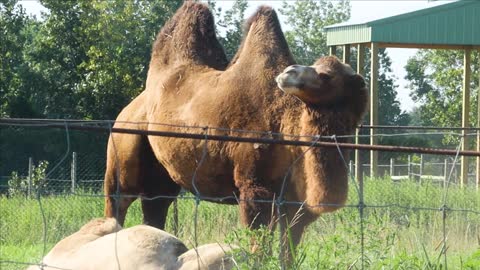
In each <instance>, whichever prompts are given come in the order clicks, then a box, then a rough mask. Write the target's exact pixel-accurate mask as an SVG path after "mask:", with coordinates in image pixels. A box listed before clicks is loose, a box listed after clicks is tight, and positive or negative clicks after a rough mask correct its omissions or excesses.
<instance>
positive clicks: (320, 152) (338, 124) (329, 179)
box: [300, 108, 349, 214]
mask: <svg viewBox="0 0 480 270" xmlns="http://www.w3.org/2000/svg"><path fill="white" fill-rule="evenodd" d="M343 120H344V119H341V116H340V115H337V114H336V113H335V112H332V111H328V112H327V111H325V112H322V111H320V110H312V109H309V108H305V110H304V111H303V113H302V116H301V121H300V123H301V129H302V131H301V134H308V135H321V136H331V135H344V134H345V133H346V130H345V126H343V125H342V122H344V121H343ZM322 140H323V139H322ZM325 140H326V139H325ZM330 141H331V140H330ZM337 141H340V139H338V140H337ZM348 158H349V155H348V152H347V151H344V150H343V151H339V150H338V148H336V147H335V148H327V147H322V148H312V149H310V151H308V152H307V153H306V154H305V157H304V163H303V165H304V168H303V169H304V172H305V175H304V177H305V182H306V189H305V190H306V191H305V192H306V194H305V200H306V204H307V205H309V206H315V207H313V208H310V210H311V211H312V212H314V213H317V214H319V213H322V212H329V211H333V210H335V209H338V208H339V207H340V206H341V205H342V204H343V203H344V202H345V200H346V198H347V192H348V174H347V166H346V164H345V161H346V160H348Z"/></svg>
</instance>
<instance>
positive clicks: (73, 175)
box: [70, 152, 77, 193]
mask: <svg viewBox="0 0 480 270" xmlns="http://www.w3.org/2000/svg"><path fill="white" fill-rule="evenodd" d="M70 168H71V170H70V176H71V177H70V178H71V179H72V184H71V187H70V191H71V192H72V193H75V183H77V152H73V153H72V165H71V167H70Z"/></svg>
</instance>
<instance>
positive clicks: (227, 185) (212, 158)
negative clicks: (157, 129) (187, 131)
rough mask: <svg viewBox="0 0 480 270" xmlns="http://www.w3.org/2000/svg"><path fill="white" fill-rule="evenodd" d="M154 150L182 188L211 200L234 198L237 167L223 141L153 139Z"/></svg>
mask: <svg viewBox="0 0 480 270" xmlns="http://www.w3.org/2000/svg"><path fill="white" fill-rule="evenodd" d="M149 141H150V144H151V146H152V150H153V152H154V154H155V156H156V158H157V159H158V160H159V162H160V163H161V164H162V165H163V166H164V167H165V169H166V170H167V172H168V173H169V175H170V177H171V178H172V179H173V181H175V182H176V183H177V184H178V185H180V186H181V187H183V188H184V189H187V190H189V191H191V192H192V193H197V192H198V193H199V194H200V195H201V196H207V197H225V196H234V192H236V188H235V185H234V180H233V167H232V166H231V165H230V162H229V160H228V158H227V157H226V156H225V155H222V154H221V152H222V151H220V149H221V148H220V147H221V145H220V143H219V142H213V141H212V142H208V143H207V145H206V147H205V141H202V140H192V139H180V138H166V137H164V138H162V137H156V138H149Z"/></svg>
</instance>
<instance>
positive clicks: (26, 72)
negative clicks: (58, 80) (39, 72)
mask: <svg viewBox="0 0 480 270" xmlns="http://www.w3.org/2000/svg"><path fill="white" fill-rule="evenodd" d="M16 4H17V1H16V0H8V1H2V2H1V3H0V33H1V42H0V96H1V97H2V98H1V100H0V117H5V116H10V117H35V116H37V114H36V113H35V108H34V104H33V103H34V102H35V94H36V93H35V92H34V91H33V89H32V88H33V85H32V84H33V83H34V81H35V78H34V76H32V74H31V72H30V65H29V63H28V62H26V61H25V60H24V49H23V48H24V47H25V46H26V45H27V44H29V42H31V37H32V33H33V32H34V31H33V28H35V27H36V26H37V23H36V22H35V21H34V19H33V18H31V17H29V16H27V15H26V13H25V10H24V9H23V8H22V7H21V6H18V5H16Z"/></svg>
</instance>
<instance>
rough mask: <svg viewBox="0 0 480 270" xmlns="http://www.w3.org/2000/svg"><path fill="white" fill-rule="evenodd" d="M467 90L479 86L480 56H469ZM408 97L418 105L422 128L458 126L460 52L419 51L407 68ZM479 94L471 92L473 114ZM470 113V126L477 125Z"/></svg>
mask: <svg viewBox="0 0 480 270" xmlns="http://www.w3.org/2000/svg"><path fill="white" fill-rule="evenodd" d="M472 56H473V57H472V65H471V69H472V71H473V72H472V80H471V81H470V88H471V89H472V90H474V89H477V87H478V79H477V78H478V76H479V73H478V72H479V64H478V62H479V53H478V52H473V53H472ZM405 68H406V70H407V75H406V77H405V79H406V80H408V81H409V88H410V90H411V97H412V99H413V100H414V101H416V102H417V104H419V113H420V115H421V119H422V124H423V125H433V126H459V125H460V124H461V117H462V83H463V51H457V50H456V51H453V50H420V51H418V53H417V54H416V55H415V56H413V57H411V58H410V59H409V60H408V62H407V65H406V67H405ZM477 94H478V91H472V93H471V111H472V112H475V111H476V107H477V106H476V104H477ZM476 120H477V118H476V114H471V117H470V124H471V125H473V124H474V123H476Z"/></svg>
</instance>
